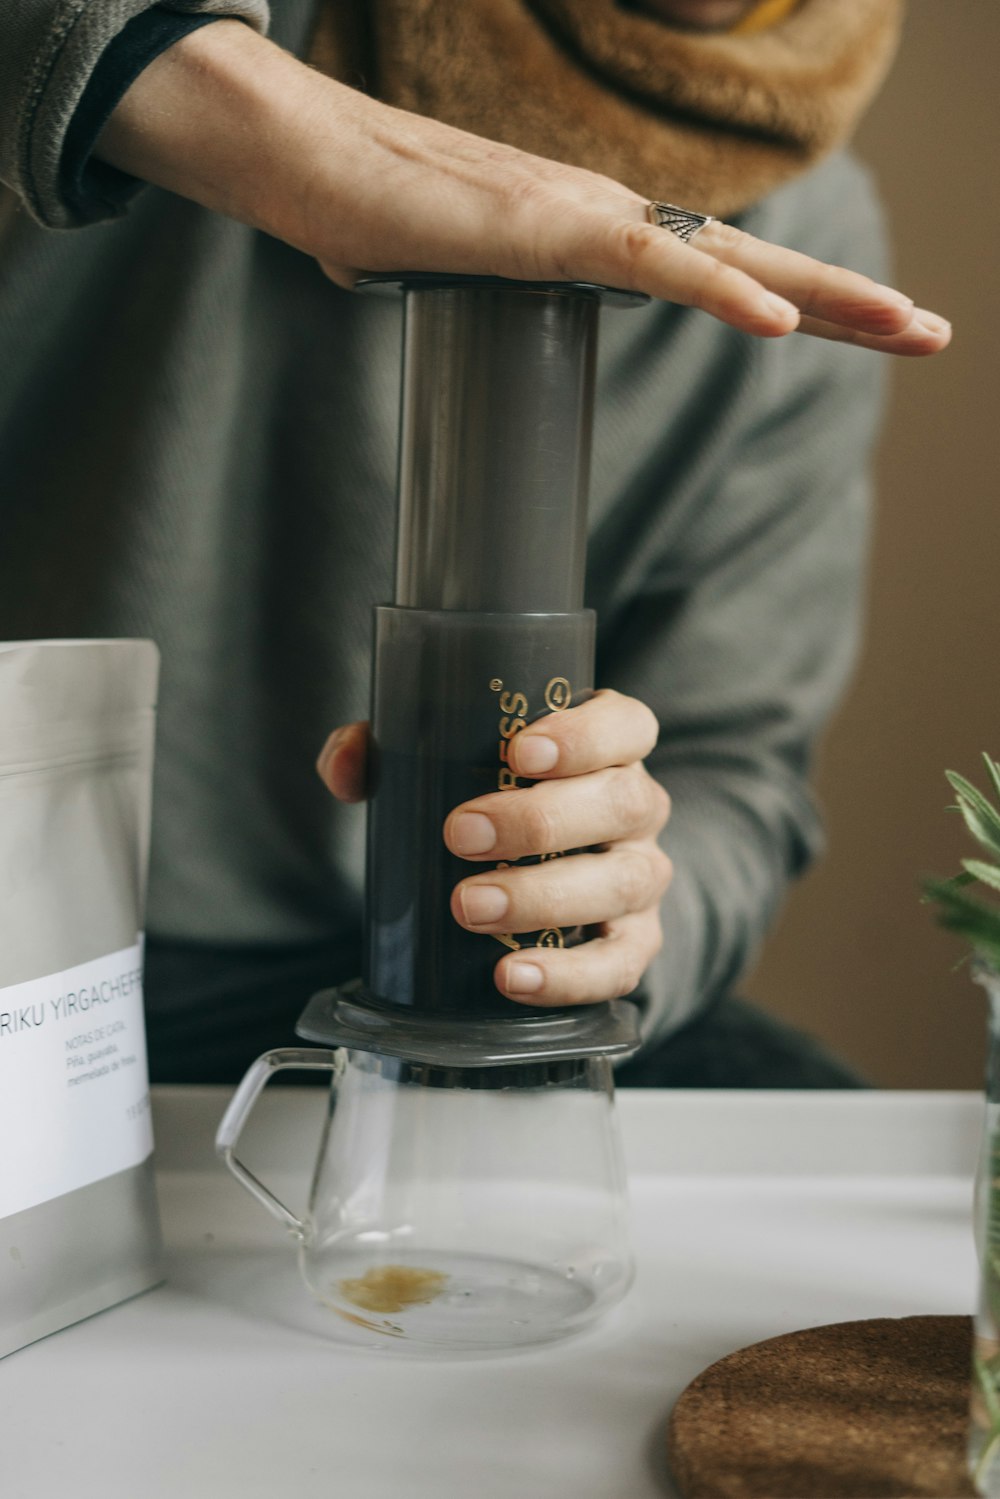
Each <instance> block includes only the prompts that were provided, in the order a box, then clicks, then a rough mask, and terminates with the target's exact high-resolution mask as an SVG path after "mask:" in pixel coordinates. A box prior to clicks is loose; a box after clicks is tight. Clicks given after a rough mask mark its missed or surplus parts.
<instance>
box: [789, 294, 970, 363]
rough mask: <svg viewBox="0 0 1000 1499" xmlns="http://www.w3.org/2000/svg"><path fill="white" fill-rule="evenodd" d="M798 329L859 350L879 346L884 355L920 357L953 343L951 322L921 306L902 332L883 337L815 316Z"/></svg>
mask: <svg viewBox="0 0 1000 1499" xmlns="http://www.w3.org/2000/svg"><path fill="white" fill-rule="evenodd" d="M796 331H797V332H798V333H809V334H811V335H812V337H813V338H826V339H829V340H830V341H831V342H833V343H841V344H853V345H854V347H855V348H858V349H876V350H877V351H878V352H879V353H881V354H901V355H903V356H904V357H908V358H918V359H919V358H921V357H922V356H923V355H926V354H938V353H940V351H941V350H942V349H946V348H947V347H948V345H949V344H950V343H951V324H950V323H948V322H946V321H945V319H944V318H940V317H938V316H937V314H936V313H934V312H926V311H925V310H924V309H923V308H922V307H918V308H917V309H916V310H915V311H914V314H913V317H912V318H911V320H910V322H909V324H908V326H907V327H906V328H904V329H903V330H902V332H901V333H890V334H887V335H885V336H884V337H881V338H880V337H878V336H877V335H876V334H874V333H859V332H857V331H856V330H855V329H852V328H842V327H840V326H839V325H838V324H836V323H826V322H823V320H822V319H821V318H812V317H804V318H803V319H802V321H801V322H800V324H799V326H798V328H797V330H796Z"/></svg>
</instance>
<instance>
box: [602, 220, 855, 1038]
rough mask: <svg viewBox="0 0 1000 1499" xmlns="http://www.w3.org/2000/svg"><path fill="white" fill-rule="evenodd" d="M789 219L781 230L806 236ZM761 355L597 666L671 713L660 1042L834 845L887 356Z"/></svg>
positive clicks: (654, 1013)
mask: <svg viewBox="0 0 1000 1499" xmlns="http://www.w3.org/2000/svg"><path fill="white" fill-rule="evenodd" d="M853 199H854V201H853V203H852V201H851V196H850V195H847V194H845V200H846V201H845V205H844V207H843V208H842V210H841V211H842V213H843V214H844V216H845V217H846V218H847V219H848V220H849V221H850V222H849V223H848V224H847V225H846V226H845V227H846V229H847V230H848V231H850V230H853V231H856V237H855V241H854V243H855V247H856V246H857V244H858V242H859V241H860V242H862V243H863V244H865V245H866V247H867V251H868V254H867V255H865V256H864V257H862V263H861V264H859V266H858V268H859V269H863V270H865V271H866V272H868V273H869V274H873V275H877V276H880V279H881V276H884V273H885V264H884V260H883V256H882V253H881V249H882V247H881V238H880V232H879V229H878V228H877V227H876V226H877V223H878V218H877V210H876V209H875V207H874V204H873V203H872V201H871V199H870V197H869V195H868V194H867V193H866V192H861V193H860V194H859V193H858V192H855V193H854V194H853ZM859 199H860V203H859ZM829 217H830V216H829V214H827V221H828V222H829ZM748 227H749V226H748ZM784 227H785V230H786V232H784V233H782V226H781V225H778V226H777V227H776V231H775V234H774V237H775V238H778V237H779V234H781V237H782V238H784V241H785V243H794V242H795V237H794V234H792V233H791V232H787V226H784ZM762 232H763V230H762ZM769 237H770V236H769ZM873 242H874V243H873ZM802 248H808V249H810V251H811V253H819V254H822V253H823V249H824V248H825V250H826V252H827V253H826V254H825V255H824V258H828V259H838V258H840V259H841V263H844V254H845V251H846V252H847V254H850V247H849V246H847V245H844V244H839V245H838V244H833V245H830V244H829V243H827V245H826V246H825V247H823V246H809V245H803V246H802ZM838 251H839V252H840V253H839V255H838ZM854 260H855V264H858V256H857V254H855V256H854ZM880 273H881V275H880ZM739 337H741V338H742V336H739ZM744 347H745V348H746V347H747V346H746V344H745V341H744ZM747 361H748V376H747V385H748V387H749V389H750V390H751V391H752V398H751V400H750V402H749V403H748V415H747V419H746V421H745V422H744V423H743V425H742V429H741V431H740V433H739V435H738V436H737V437H736V439H735V440H734V441H733V443H732V444H726V443H720V444H719V445H718V451H719V453H720V454H721V455H722V456H721V462H720V463H719V465H718V466H717V467H715V468H714V469H713V470H712V472H711V473H709V474H706V476H705V480H704V482H703V483H702V484H701V485H700V486H698V488H697V489H696V490H695V491H693V492H692V496H691V506H690V510H689V515H690V516H691V517H692V519H691V522H690V524H689V525H687V526H686V527H685V528H684V530H683V533H681V534H679V533H678V532H676V531H674V532H672V533H671V535H670V539H669V540H668V541H665V543H664V544H663V545H662V546H661V548H660V551H659V555H658V557H655V558H654V560H653V562H652V564H651V565H650V566H649V567H648V568H647V571H646V576H645V579H644V582H643V583H642V585H641V587H640V588H639V589H638V590H637V591H636V593H635V595H634V596H633V598H632V599H631V601H630V604H629V607H628V609H627V610H626V611H625V613H624V615H623V617H622V618H621V620H620V622H619V624H618V626H617V628H616V630H615V632H614V635H613V637H612V638H611V639H610V640H608V641H607V642H606V643H605V647H604V649H603V651H602V655H603V657H604V659H605V661H606V663H607V666H608V669H607V670H603V671H602V672H601V680H602V681H603V682H604V683H605V684H606V685H609V686H614V687H616V688H618V689H619V690H621V691H624V692H628V693H631V694H632V695H634V696H636V697H638V698H641V699H642V700H644V701H645V702H647V703H648V704H649V705H650V707H652V708H653V710H654V712H655V713H656V714H657V717H658V719H659V722H660V726H661V732H660V736H659V742H658V745H657V747H656V749H655V750H654V752H653V754H652V756H651V757H650V758H649V759H648V761H647V765H648V768H649V770H650V771H651V773H652V774H653V775H654V776H656V778H657V779H658V780H660V781H661V783H662V784H663V785H664V786H665V787H666V789H667V790H668V792H669V793H670V796H671V799H672V804H673V806H672V815H671V819H670V822H669V824H668V826H667V828H666V829H665V831H664V835H663V844H664V847H665V849H666V850H667V852H668V853H669V854H670V856H671V858H672V860H673V863H674V869H675V874H674V880H673V884H672V886H671V889H670V890H669V891H668V893H667V895H666V897H665V900H664V906H663V928H664V944H663V948H662V950H661V952H660V954H659V956H658V957H657V958H656V959H655V960H654V962H653V964H652V966H651V968H650V969H649V970H648V972H647V974H646V977H645V979H644V983H643V986H642V990H641V993H640V996H639V997H640V1000H641V1002H642V1005H643V1009H644V1034H645V1038H646V1039H647V1040H648V1039H652V1038H653V1037H662V1036H665V1035H667V1034H669V1033H670V1032H671V1031H672V1030H674V1029H676V1028H677V1027H678V1026H680V1025H682V1024H683V1023H684V1022H685V1021H687V1020H689V1019H691V1018H692V1016H693V1015H694V1014H695V1013H696V1012H697V1011H698V1010H699V1009H700V1008H701V1007H703V1006H704V1005H705V1004H707V1003H708V1002H709V1001H710V1000H711V999H712V998H713V997H714V996H715V995H717V994H720V993H724V992H726V990H728V989H730V988H731V987H732V985H734V984H735V983H736V982H737V981H738V980H739V978H740V975H741V973H742V971H743V970H744V969H745V967H746V966H747V964H748V962H749V961H750V960H751V958H752V957H753V955H754V953H755V951H756V949H757V948H758V946H759V944H760V942H761V940H762V938H763V937H764V936H765V935H766V933H767V931H768V928H769V927H770V925H771V923H772V921H773V919H774V917H775V915H776V912H777V910H778V908H779V906H780V903H781V900H782V897H783V896H784V894H785V892H786V889H787V887H788V885H789V883H790V882H791V881H792V880H794V879H795V878H796V877H797V876H798V875H800V874H802V872H803V871H804V870H805V869H806V868H807V866H808V865H809V864H810V863H811V862H812V860H813V859H814V858H815V857H816V856H817V854H818V853H819V852H820V851H821V849H822V843H823V834H822V826H821V821H820V817H819V814H818V810H817V807H816V804H815V801H814V799H813V795H812V792H811V790H810V786H809V773H810V768H811V759H812V752H813V748H814V745H815V741H816V739H817V736H818V734H819V732H820V730H821V729H822V727H823V725H824V723H825V722H826V720H827V718H828V716H829V714H830V713H831V711H832V710H833V708H834V707H835V706H836V704H837V701H838V699H839V697H840V694H841V691H842V689H843V687H844V684H845V681H846V679H847V677H848V675H849V672H850V670H851V667H852V665H853V662H854V659H855V655H856V651H857V646H858V641H859V636H860V623H861V614H862V603H863V596H864V573H865V565H866V554H867V538H868V529H869V526H868V520H869V512H870V499H871V493H870V490H871V485H870V476H869V468H870V464H871V458H872V448H873V443H874V440H875V437H876V433H877V429H878V424H879V419H880V416H881V411H882V404H883V402H882V387H883V384H884V380H885V366H884V364H883V362H882V361H881V360H879V359H878V358H877V357H875V356H873V355H871V354H868V353H865V352H864V351H861V350H857V349H851V348H849V347H847V346H843V345H837V344H831V343H826V342H822V341H820V340H817V339H809V338H795V337H793V338H791V339H785V340H781V341H777V342H773V343H765V342H764V341H758V342H756V343H755V344H754V345H753V346H752V347H749V349H748V352H747Z"/></svg>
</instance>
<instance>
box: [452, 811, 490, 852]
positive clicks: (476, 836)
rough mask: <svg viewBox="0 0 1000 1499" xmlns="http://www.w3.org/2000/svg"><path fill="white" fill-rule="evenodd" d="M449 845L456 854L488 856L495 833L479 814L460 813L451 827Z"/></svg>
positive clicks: (488, 821) (486, 818)
mask: <svg viewBox="0 0 1000 1499" xmlns="http://www.w3.org/2000/svg"><path fill="white" fill-rule="evenodd" d="M449 841H450V843H451V846H452V848H453V849H454V850H455V852H456V854H462V855H466V854H488V853H489V851H490V849H491V848H492V847H493V845H494V844H495V843H496V841H497V831H496V828H495V827H494V826H493V824H492V822H491V821H490V819H489V818H488V817H484V816H483V814H482V813H481V812H462V813H460V814H459V816H458V817H456V818H455V821H454V822H453V823H452V825H451V838H450V840H449Z"/></svg>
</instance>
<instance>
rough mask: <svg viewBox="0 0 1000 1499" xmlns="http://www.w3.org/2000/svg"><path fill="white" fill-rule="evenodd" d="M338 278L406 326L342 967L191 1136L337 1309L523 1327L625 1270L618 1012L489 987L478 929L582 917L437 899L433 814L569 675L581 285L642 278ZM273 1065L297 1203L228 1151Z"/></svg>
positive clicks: (587, 299) (545, 1325) (590, 351)
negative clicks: (291, 1039) (308, 1110)
mask: <svg viewBox="0 0 1000 1499" xmlns="http://www.w3.org/2000/svg"><path fill="white" fill-rule="evenodd" d="M365 284H366V285H367V286H369V287H371V288H372V289H382V290H385V289H387V288H390V289H401V290H402V292H403V295H404V298H405V319H404V328H405V332H404V353H403V381H402V411H401V431H400V457H399V511H398V531H397V560H396V586H395V602H394V603H393V604H391V605H386V606H382V607H378V608H376V610H375V640H374V669H373V676H372V713H371V723H372V742H373V752H372V761H371V766H370V777H369V779H370V797H369V802H368V844H367V869H366V910H365V966H364V974H363V977H362V978H361V979H360V980H358V981H356V982H353V983H350V984H347V985H345V986H342V987H340V988H337V989H329V990H325V991H323V992H321V993H319V994H316V995H315V996H314V997H313V998H312V1000H311V1001H310V1003H309V1004H308V1005H307V1007H306V1009H305V1011H304V1013H303V1014H302V1016H301V1018H300V1020H299V1022H298V1025H297V1027H296V1030H297V1032H298V1034H299V1035H300V1036H301V1037H303V1038H304V1039H305V1040H307V1041H310V1042H314V1043H318V1047H316V1048H308V1049H307V1048H301V1049H300V1048H293V1049H289V1048H283V1049H279V1050H276V1051H270V1052H267V1053H266V1054H265V1055H264V1056H262V1057H260V1058H258V1060H257V1061H256V1062H255V1063H254V1064H253V1066H252V1067H251V1068H250V1070H249V1071H248V1073H247V1075H246V1076H245V1078H244V1079H243V1081H242V1083H241V1084H240V1087H239V1088H238V1090H237V1092H236V1094H235V1095H234V1098H233V1100H232V1103H231V1104H230V1107H229V1109H228V1110H227V1112H226V1115H225V1117H224V1119H223V1121H222V1124H221V1125H220V1128H219V1132H218V1137H217V1140H216V1148H217V1150H218V1152H219V1154H220V1155H221V1156H222V1158H223V1160H224V1161H225V1162H226V1164H227V1165H228V1166H229V1168H230V1170H231V1171H232V1172H233V1173H234V1175H235V1176H236V1177H237V1179H238V1180H239V1181H240V1182H241V1183H242V1184H243V1185H244V1186H245V1187H247V1188H248V1190H249V1191H250V1192H252V1193H253V1194H254V1196H256V1197H257V1198H258V1199H259V1200H260V1201H261V1202H262V1203H263V1204H264V1205H265V1206H266V1207H267V1208H268V1209H269V1211H270V1212H272V1213H273V1214H274V1215H275V1216H276V1217H277V1218H278V1219H279V1220H280V1221H281V1222H282V1223H284V1224H285V1226H286V1227H287V1228H288V1229H289V1230H290V1231H291V1232H292V1234H293V1235H294V1237H295V1238H296V1239H297V1240H298V1243H299V1247H300V1262H301V1267H302V1272H303V1275H304V1278H305V1280H306V1283H307V1285H308V1286H309V1287H310V1289H311V1290H312V1291H313V1292H314V1294H315V1295H316V1296H317V1297H318V1298H319V1299H320V1301H322V1302H324V1303H326V1304H327V1305H329V1306H330V1307H332V1308H334V1309H335V1310H336V1311H338V1312H340V1313H342V1314H343V1315H344V1316H346V1317H348V1318H349V1319H350V1321H351V1322H352V1323H354V1324H355V1325H356V1326H357V1325H360V1326H362V1327H364V1328H367V1329H369V1330H370V1331H371V1332H373V1333H377V1334H388V1335H389V1336H394V1337H397V1338H398V1337H404V1338H406V1339H408V1340H409V1341H410V1342H411V1343H415V1344H419V1345H422V1346H426V1347H428V1348H431V1347H440V1348H448V1347H455V1348H457V1347H467V1348H477V1347H478V1348H487V1347H502V1346H509V1345H514V1344H519V1343H530V1342H538V1341H544V1340H547V1339H550V1338H555V1337H560V1336H563V1335H564V1334H566V1333H569V1332H572V1331H574V1330H575V1329H576V1328H578V1327H581V1326H583V1325H585V1324H586V1323H587V1322H589V1321H591V1320H592V1319H593V1318H594V1317H595V1316H597V1315H598V1314H599V1313H600V1312H602V1311H603V1310H604V1309H605V1308H607V1307H608V1306H610V1305H612V1304H614V1302H616V1301H617V1300H619V1299H620V1297H621V1296H623V1295H624V1293H625V1291H626V1290H627V1288H628V1285H629V1283H630V1280H631V1276H632V1264H631V1254H630V1249H629V1241H628V1231H627V1224H626V1203H625V1189H624V1173H623V1169H622V1164H621V1158H620V1150H619V1142H618V1132H617V1123H616V1119H615V1114H614V1110H613V1096H614V1087H613V1081H612V1069H611V1059H612V1058H613V1057H616V1056H623V1055H626V1054H627V1053H629V1052H631V1051H633V1050H634V1049H635V1048H636V1046H637V1045H638V1040H639V1036H638V1020H637V1012H636V1009H635V1007H634V1005H632V1004H630V1003H629V1002H627V1001H623V1000H616V1001H612V1002H608V1003H604V1004H597V1005H586V1006H578V1007H574V1008H570V1009H543V1008H539V1007H527V1006H523V1005H519V1004H514V1003H512V1002H511V1001H510V1000H507V999H505V998H504V997H503V996H502V995H500V994H499V993H498V991H497V989H496V986H495V983H494V980H493V969H494V966H495V964H496V961H497V959H498V957H499V956H500V955H501V953H502V950H503V946H506V947H508V948H510V949H515V950H516V949H519V948H524V947H531V946H559V947H561V946H563V945H570V944H572V943H575V942H577V941H580V940H582V939H583V937H584V933H583V932H582V931H581V930H579V929H577V930H574V931H567V930H559V929H556V928H551V929H549V930H546V931H541V932H533V933H528V934H525V933H514V932H510V933H506V934H503V935H502V936H501V937H500V938H499V939H498V938H496V937H493V936H490V935H482V934H477V933H471V932H467V931H465V930H464V929H463V928H462V927H460V926H459V925H458V924H457V922H456V921H455V919H454V917H453V916H452V915H451V911H450V906H449V898H450V895H451V891H452V889H453V888H454V886H455V885H456V883H457V882H458V881H459V880H460V879H462V878H463V877H465V876H467V875H468V874H469V872H470V865H469V864H468V863H467V862H465V861H463V860H461V859H458V858H456V857H455V856H454V855H452V854H451V853H450V852H449V851H448V849H447V848H446V847H445V845H444V842H443V838H442V828H443V825H444V822H445V819H446V817H447V815H448V813H449V812H451V811H452V810H453V808H454V807H456V806H457V805H458V804H459V803H461V802H463V801H466V800H468V799H469V798H471V797H475V796H479V795H482V794H484V793H486V792H491V791H504V790H507V789H514V788H517V787H522V786H526V785H530V782H529V781H527V780H525V779H524V778H522V777H518V776H517V775H516V774H515V773H514V771H513V769H512V768H511V766H510V764H509V762H508V759H507V750H508V746H509V744H510V741H511V739H512V738H513V737H514V736H515V735H516V734H517V733H518V732H519V731H520V730H521V729H522V728H523V727H524V726H525V725H526V724H528V723H530V722H532V721H534V720H535V719H536V718H538V717H539V716H541V715H544V714H546V713H558V712H561V711H563V710H564V709H566V708H568V707H570V706H571V705H572V704H574V703H578V702H580V701H582V700H583V699H584V698H586V697H587V696H588V695H589V693H590V692H591V690H592V688H593V671H594V615H593V612H592V611H590V610H586V609H584V608H583V589H584V568H585V560H586V528H587V490H588V480H589V464H590V448H591V431H592V418H593V402H594V368H595V359H596V347H597V330H598V318H599V312H600V305H601V303H602V301H603V302H606V303H611V304H613V305H614V304H617V305H626V306H628V305H636V304H638V303H641V302H642V301H643V300H645V299H644V298H641V297H637V296H632V295H631V294H627V293H623V292H613V291H609V290H608V289H607V288H603V287H599V286H592V285H586V284H581V283H529V282H514V281H502V280H498V279H495V278H482V277H467V276H446V275H407V276H377V277H370V278H368V279H367V281H366V283H365ZM524 862H535V861H533V860H532V861H527V860H526V861H524ZM479 867H484V866H479ZM501 944H502V945H501ZM319 1048H326V1049H319ZM331 1048H336V1049H331ZM282 1068H324V1069H329V1070H330V1071H331V1072H332V1074H333V1083H332V1086H331V1092H330V1105H329V1110H328V1113H327V1118H326V1123H325V1127H324V1131H323V1136H322V1139H321V1142H320V1149H319V1157H318V1162H317V1165H316V1170H315V1175H314V1179H313V1185H312V1192H311V1196H310V1205H309V1212H308V1214H307V1216H306V1217H305V1218H304V1219H299V1218H297V1217H296V1216H295V1215H294V1214H293V1213H292V1212H290V1211H289V1209H288V1208H287V1207H285V1206H284V1204H283V1203H281V1202H279V1201H278V1199H277V1198H276V1197H275V1196H274V1195H273V1194H272V1193H271V1192H270V1191H269V1190H268V1188H267V1187H265V1186H264V1185H263V1184H262V1183H261V1182H260V1181H258V1180H257V1178H256V1177H254V1176H253V1175H252V1174H251V1173H250V1172H249V1171H248V1170H247V1168H246V1167H245V1166H244V1165H243V1164H242V1162H241V1161H240V1160H239V1159H238V1158H237V1157H236V1154H235V1150H236V1146H237V1143H238V1140H239V1136H240V1133H241V1131H242V1129H243V1126H244V1124H245V1122H246V1119H247V1117H248V1115H249V1112H250V1110H251V1108H252V1106H253V1103H254V1101H255V1100H256V1098H257V1096H258V1095H259V1093H260V1091H261V1089H262V1088H263V1087H264V1085H265V1083H266V1082H267V1080H268V1078H269V1077H270V1076H272V1075H273V1073H274V1072H276V1071H277V1070H279V1069H282Z"/></svg>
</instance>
